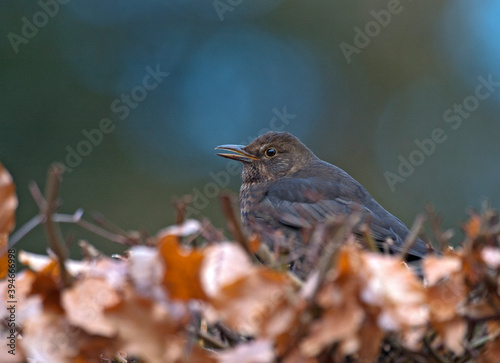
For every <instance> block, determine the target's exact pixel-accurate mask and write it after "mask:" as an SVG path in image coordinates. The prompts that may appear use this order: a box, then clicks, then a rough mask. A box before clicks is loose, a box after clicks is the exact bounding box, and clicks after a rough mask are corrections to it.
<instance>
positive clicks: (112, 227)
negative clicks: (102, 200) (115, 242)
mask: <svg viewBox="0 0 500 363" xmlns="http://www.w3.org/2000/svg"><path fill="white" fill-rule="evenodd" d="M91 219H92V220H93V221H94V222H95V223H97V225H99V226H101V227H103V228H106V229H107V230H108V231H110V232H113V233H116V234H118V235H120V236H123V237H128V233H127V231H125V230H123V229H122V228H120V227H118V226H117V225H116V224H114V223H113V222H111V221H110V220H109V219H107V218H106V217H104V215H103V214H102V213H99V212H93V213H92V215H91Z"/></svg>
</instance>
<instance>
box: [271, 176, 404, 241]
mask: <svg viewBox="0 0 500 363" xmlns="http://www.w3.org/2000/svg"><path fill="white" fill-rule="evenodd" d="M323 188H324V186H323V185H321V186H319V187H318V186H317V184H316V183H314V181H309V180H305V179H299V180H297V179H295V180H294V181H293V182H292V183H291V184H290V185H289V188H282V187H278V188H273V187H271V188H270V189H269V191H268V193H267V195H266V198H265V199H264V201H263V205H267V206H269V207H270V208H269V209H270V210H273V211H274V213H276V217H277V218H278V219H279V221H280V223H282V224H283V225H285V226H289V227H294V228H311V227H313V226H314V225H316V224H318V223H321V222H324V221H325V220H326V219H327V218H329V217H332V216H346V215H350V214H352V213H353V212H355V211H357V212H359V213H361V216H362V219H363V221H365V222H367V223H369V227H370V229H371V232H372V237H373V238H374V239H375V240H376V241H380V242H385V241H386V240H387V239H389V238H390V239H392V240H393V241H394V242H396V245H399V244H400V243H401V241H399V239H400V238H399V237H398V235H397V234H396V233H394V231H393V230H392V229H391V227H390V226H389V225H388V224H387V223H385V222H384V221H382V220H381V219H380V218H378V216H377V215H375V214H374V213H373V212H372V211H371V210H369V209H368V208H366V207H364V206H362V205H361V204H360V203H357V202H355V201H349V200H345V199H343V198H341V197H336V198H331V197H332V194H331V193H327V192H325V191H324V190H322V189H323ZM328 195H330V198H329V197H328ZM360 227H361V225H358V226H357V227H356V228H355V232H356V233H358V234H361V230H360Z"/></svg>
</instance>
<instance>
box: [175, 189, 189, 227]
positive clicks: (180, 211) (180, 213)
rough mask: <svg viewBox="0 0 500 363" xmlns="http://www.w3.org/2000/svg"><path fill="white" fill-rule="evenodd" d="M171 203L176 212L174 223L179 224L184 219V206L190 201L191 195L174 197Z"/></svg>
mask: <svg viewBox="0 0 500 363" xmlns="http://www.w3.org/2000/svg"><path fill="white" fill-rule="evenodd" d="M173 203H174V207H175V210H176V211H177V214H176V216H175V224H177V225H180V224H182V223H183V222H184V220H185V219H186V208H187V206H188V205H189V203H191V196H189V195H186V196H184V197H182V198H175V199H174V202H173Z"/></svg>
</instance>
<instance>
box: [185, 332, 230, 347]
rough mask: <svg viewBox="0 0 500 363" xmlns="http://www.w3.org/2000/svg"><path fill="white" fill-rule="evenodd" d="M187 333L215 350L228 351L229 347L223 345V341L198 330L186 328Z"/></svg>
mask: <svg viewBox="0 0 500 363" xmlns="http://www.w3.org/2000/svg"><path fill="white" fill-rule="evenodd" d="M187 331H188V333H190V334H193V335H195V336H196V337H197V338H198V339H202V340H204V341H206V342H207V343H209V344H210V345H212V346H214V347H215V348H217V349H229V348H230V346H229V345H227V344H226V343H224V342H223V341H221V340H219V339H217V338H216V337H214V336H212V335H210V334H207V333H204V332H202V331H199V330H198V329H195V328H193V327H188V328H187Z"/></svg>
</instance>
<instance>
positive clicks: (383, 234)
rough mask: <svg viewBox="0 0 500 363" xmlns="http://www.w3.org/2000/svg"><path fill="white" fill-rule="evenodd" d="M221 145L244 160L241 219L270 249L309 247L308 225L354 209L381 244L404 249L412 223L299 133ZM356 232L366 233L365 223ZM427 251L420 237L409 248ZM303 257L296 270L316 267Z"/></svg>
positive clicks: (414, 256) (418, 253)
mask: <svg viewBox="0 0 500 363" xmlns="http://www.w3.org/2000/svg"><path fill="white" fill-rule="evenodd" d="M216 150H224V151H230V152H231V153H220V154H217V155H219V156H222V157H225V158H228V159H233V160H238V161H240V162H242V163H243V170H242V185H241V189H240V208H241V219H242V222H243V224H244V225H245V226H246V227H248V228H249V229H250V230H251V231H254V232H257V233H259V234H260V235H261V236H262V237H263V238H264V240H265V241H266V242H267V243H268V244H270V245H274V246H271V248H273V247H276V246H275V245H276V243H281V247H282V248H285V249H288V252H290V253H293V252H294V250H295V249H297V248H298V249H299V250H300V249H301V248H300V247H301V246H302V250H307V248H308V246H307V241H306V240H305V237H304V236H305V234H304V231H305V230H308V229H309V230H310V229H311V228H313V227H314V226H315V225H318V224H320V223H322V222H325V220H326V219H327V218H329V217H332V216H333V217H335V216H347V215H350V214H351V213H353V212H354V211H360V212H359V213H360V215H362V219H363V220H364V221H366V223H368V224H369V227H370V230H371V235H372V237H373V239H374V240H375V241H376V243H377V245H378V246H379V247H380V249H384V248H385V249H387V250H389V251H391V252H396V251H399V250H400V249H401V248H402V245H403V243H404V240H405V238H406V237H407V235H408V233H409V231H408V228H407V227H406V226H405V225H404V224H403V223H402V222H401V221H400V220H399V219H398V218H396V217H395V216H393V215H392V214H391V213H389V212H388V211H386V210H385V209H384V208H383V207H382V206H381V205H380V204H378V203H377V201H375V199H373V197H372V196H371V195H370V193H368V191H367V190H366V189H365V188H364V187H363V186H362V185H361V184H359V183H358V182H357V181H356V180H354V179H353V178H352V177H351V176H350V175H349V174H347V173H346V172H345V171H344V170H342V169H340V168H339V167H337V166H335V165H331V164H329V163H327V162H325V161H323V160H321V159H319V158H318V157H317V156H316V155H314V154H313V152H312V151H311V150H310V149H309V148H307V147H306V146H305V145H304V144H303V143H302V142H300V140H299V139H298V138H296V137H295V136H293V135H291V134H289V133H287V132H274V131H270V132H268V133H266V134H264V135H262V136H259V137H258V138H256V139H255V140H253V141H252V142H251V143H250V144H248V145H247V146H241V145H221V146H217V147H216ZM354 233H355V234H357V235H359V236H362V235H363V231H362V228H361V224H358V225H357V226H356V227H355V228H354ZM279 236H281V239H280V238H279ZM278 241H281V242H278ZM384 245H385V247H384ZM304 246H305V247H304ZM309 248H310V247H309ZM426 251H427V248H426V245H425V243H424V242H423V241H422V240H420V239H419V240H417V241H416V243H414V244H413V247H412V248H411V249H410V251H409V252H408V260H418V259H420V258H421V257H423V256H424V255H425V254H426ZM299 255H300V253H299ZM295 256H297V254H295ZM298 257H301V256H298ZM299 260H300V258H297V259H296V260H295V267H294V268H292V269H294V270H295V271H296V272H297V273H298V274H299V275H300V276H302V277H304V276H306V275H307V274H308V273H309V272H310V270H311V269H312V268H313V267H314V266H311V265H310V264H309V265H307V264H302V265H300V263H296V262H297V261H299Z"/></svg>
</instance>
